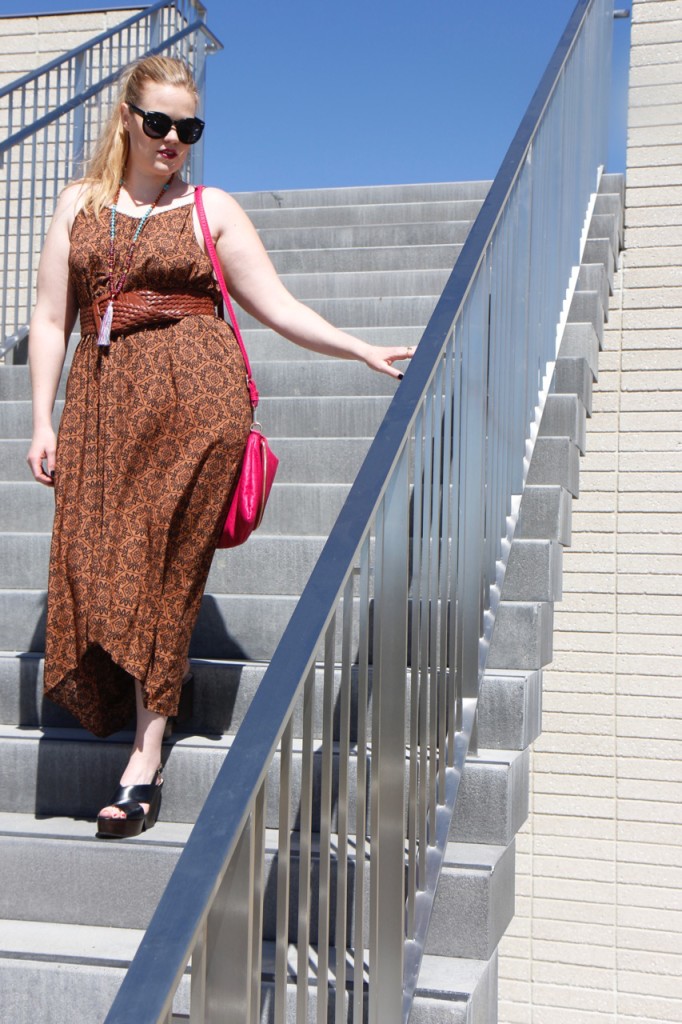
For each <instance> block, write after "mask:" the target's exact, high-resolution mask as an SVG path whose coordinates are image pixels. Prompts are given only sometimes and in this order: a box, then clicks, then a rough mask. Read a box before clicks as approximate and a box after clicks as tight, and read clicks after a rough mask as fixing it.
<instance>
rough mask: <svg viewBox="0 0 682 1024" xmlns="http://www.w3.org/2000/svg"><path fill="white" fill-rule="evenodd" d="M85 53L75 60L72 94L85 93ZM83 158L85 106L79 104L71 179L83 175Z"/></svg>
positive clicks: (75, 111)
mask: <svg viewBox="0 0 682 1024" xmlns="http://www.w3.org/2000/svg"><path fill="white" fill-rule="evenodd" d="M85 67H86V53H79V54H78V55H77V57H76V60H75V76H74V85H73V88H74V92H75V93H76V94H80V93H82V92H85ZM84 156H85V104H84V103H81V104H79V106H77V107H76V108H75V110H74V112H73V158H72V161H71V177H72V178H80V177H81V175H82V174H83V166H82V164H83V158H84Z"/></svg>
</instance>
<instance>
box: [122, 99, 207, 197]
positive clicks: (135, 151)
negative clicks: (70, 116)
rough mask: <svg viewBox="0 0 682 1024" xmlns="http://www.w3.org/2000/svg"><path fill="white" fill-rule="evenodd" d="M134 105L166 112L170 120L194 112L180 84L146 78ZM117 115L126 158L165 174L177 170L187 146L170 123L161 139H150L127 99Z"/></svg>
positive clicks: (146, 169)
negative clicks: (124, 134)
mask: <svg viewBox="0 0 682 1024" xmlns="http://www.w3.org/2000/svg"><path fill="white" fill-rule="evenodd" d="M135 105H136V106H138V107H140V109H141V110H144V111H157V112H159V113H162V114H168V116H169V117H170V118H171V120H173V121H181V120H183V118H186V117H194V115H195V113H196V101H195V99H194V96H193V95H192V94H191V93H190V92H188V91H187V89H185V88H184V87H183V86H181V85H160V84H158V83H156V82H147V83H146V84H145V85H144V86H143V88H142V91H141V94H140V99H139V102H138V103H136V104H135ZM121 119H122V122H123V127H124V128H125V129H126V131H127V132H128V136H129V139H130V151H129V155H128V160H129V163H130V164H132V166H133V167H134V168H135V169H136V170H138V171H140V172H142V173H147V174H149V173H152V174H158V175H159V177H166V178H168V177H169V176H170V175H171V173H173V172H174V171H179V170H180V168H181V167H182V165H183V163H184V161H185V157H186V156H187V151H188V149H189V146H188V145H185V144H184V143H182V142H180V140H179V138H178V135H177V131H176V130H175V127H174V126H173V127H171V128H169V130H168V132H167V134H166V135H165V136H164V137H163V138H162V139H150V138H149V136H148V135H145V133H144V130H143V128H142V117H141V115H140V114H136V113H134V112H133V111H132V110H131V109H130V108H129V106H128V104H127V103H122V104H121Z"/></svg>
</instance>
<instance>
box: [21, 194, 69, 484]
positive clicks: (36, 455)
mask: <svg viewBox="0 0 682 1024" xmlns="http://www.w3.org/2000/svg"><path fill="white" fill-rule="evenodd" d="M80 191H81V190H80V187H79V186H77V185H71V186H69V188H67V189H65V190H64V192H62V194H61V196H60V197H59V201H58V202H57V207H56V209H55V213H54V217H53V218H52V223H51V224H50V228H49V230H48V232H47V235H46V238H45V244H44V245H43V249H42V253H41V256H40V265H39V267H38V288H37V292H38V297H37V301H36V307H35V310H34V312H33V316H32V317H31V324H30V332H29V345H28V351H29V364H30V373H31V388H32V394H33V439H32V442H31V447H30V449H29V452H28V455H27V462H28V464H29V466H30V467H31V471H32V473H33V475H34V477H35V478H36V480H38V481H39V482H40V483H42V484H47V485H48V486H50V485H51V484H52V482H53V480H52V474H53V472H54V469H55V452H56V447H57V441H56V436H55V433H54V430H53V428H52V410H53V408H54V402H55V397H56V394H57V388H58V387H59V379H60V377H61V374H62V368H63V366H64V357H65V355H66V346H67V344H68V340H69V335H70V334H71V331H72V329H73V325H74V323H75V320H76V301H75V296H74V294H73V288H72V286H71V284H70V282H69V247H70V235H71V225H72V224H73V218H74V216H75V211H76V207H77V202H78V197H79V194H80ZM44 463H46V466H45V465H44Z"/></svg>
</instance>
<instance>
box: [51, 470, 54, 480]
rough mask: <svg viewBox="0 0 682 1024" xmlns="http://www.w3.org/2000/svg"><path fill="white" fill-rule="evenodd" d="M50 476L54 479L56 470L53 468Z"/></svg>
mask: <svg viewBox="0 0 682 1024" xmlns="http://www.w3.org/2000/svg"><path fill="white" fill-rule="evenodd" d="M50 476H51V477H52V479H53V480H54V470H53V469H51V470H50Z"/></svg>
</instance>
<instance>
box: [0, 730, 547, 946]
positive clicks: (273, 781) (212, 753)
mask: <svg viewBox="0 0 682 1024" xmlns="http://www.w3.org/2000/svg"><path fill="white" fill-rule="evenodd" d="M232 739H233V737H232V736H229V735H225V734H223V735H220V734H215V733H213V734H207V735H206V736H200V735H192V736H189V735H182V736H174V737H173V738H172V740H170V741H167V742H166V743H165V744H164V752H163V760H164V772H163V774H164V780H165V781H164V787H163V798H162V802H161V812H160V822H162V823H163V822H165V823H167V824H169V825H170V826H172V827H173V828H175V827H176V826H177V825H178V824H180V823H186V824H192V823H193V822H194V821H195V820H196V818H197V816H198V814H199V812H200V810H201V808H202V806H203V804H204V801H205V799H206V796H207V795H208V792H209V789H210V787H211V785H212V783H213V780H214V779H215V776H216V775H217V773H218V771H219V769H220V767H221V765H222V763H223V760H224V758H225V756H226V754H227V753H228V751H229V749H230V747H231V744H232ZM131 741H132V733H128V732H121V733H118V734H116V736H115V737H111V738H109V739H107V740H93V738H92V737H91V736H90V735H89V734H88V733H86V732H84V731H83V730H81V729H77V728H70V729H69V728H67V729H52V728H50V729H43V730H41V729H30V728H27V727H21V728H17V727H13V726H0V766H1V767H2V775H3V778H4V779H5V787H4V789H5V791H4V792H3V793H2V794H0V814H13V815H17V814H19V815H29V816H30V815H34V816H37V817H38V818H49V819H52V818H55V817H64V818H85V819H87V820H89V821H92V820H94V817H95V815H96V813H97V811H98V809H99V808H100V807H102V806H104V805H105V804H106V803H107V802H108V801H109V800H111V797H112V793H113V791H114V789H115V780H116V779H118V778H119V777H120V773H121V771H122V770H123V768H124V766H125V763H126V761H127V759H128V755H129V750H130V744H131ZM338 757H339V752H338V746H337V745H335V746H334V755H333V776H334V779H333V787H332V808H331V815H332V828H333V829H334V828H335V827H336V814H337V810H338V808H337V800H338V791H337V786H338V770H339V763H338ZM524 757H525V755H524V754H523V752H520V753H519V752H516V753H515V752H513V751H511V752H500V751H494V750H490V751H486V750H480V751H479V753H478V755H477V756H476V757H472V758H469V759H468V760H467V762H466V765H465V769H464V775H466V774H467V773H469V776H470V778H469V781H468V782H467V784H466V785H465V786H463V788H462V789H461V792H460V794H459V797H458V806H457V810H456V818H457V820H456V821H455V823H454V825H453V829H452V837H451V838H453V839H457V840H461V841H463V842H466V843H470V842H489V843H492V844H494V845H500V846H505V845H508V844H509V843H510V842H511V840H512V839H513V837H514V835H515V833H516V831H517V829H518V828H519V827H520V825H521V824H523V822H524V821H525V819H526V816H527V813H528V771H527V768H528V766H527V763H526V762H525V760H524ZM65 762H66V763H68V764H69V766H70V771H69V777H68V780H66V781H65V779H64V775H63V771H61V770H60V765H63V764H64V763H65ZM356 768H357V757H356V754H355V752H354V751H351V754H350V759H349V761H348V805H347V807H348V820H349V822H351V823H354V822H355V820H356V794H357V790H356ZM368 769H369V764H368ZM300 771H301V741H300V740H295V741H294V754H293V762H292V777H291V800H292V807H293V809H294V813H295V814H296V809H297V808H298V806H299V794H300ZM321 772H322V763H321V747H320V745H319V743H318V745H317V746H316V749H315V757H314V771H313V776H314V779H313V812H312V823H313V824H312V827H313V831H314V832H317V831H319V823H320V784H321ZM484 790H485V794H486V796H485V800H484V801H483V803H482V801H481V793H482V792H483V791H484ZM278 804H279V759H278V758H276V759H275V762H274V766H273V767H272V768H271V770H270V774H269V776H268V786H267V806H266V827H267V828H273V829H274V828H276V827H277V820H278ZM351 828H352V824H351ZM151 832H153V834H154V835H155V836H161V835H162V833H161V832H158V833H157V831H156V829H154V830H151V831H150V834H151ZM163 834H164V835H165V834H166V833H163ZM178 834H180V833H178ZM105 845H109V844H105ZM116 845H118V844H116ZM134 845H135V844H133V846H134ZM6 863H7V858H5V857H4V856H2V857H0V864H2V865H4V864H6ZM0 870H5V868H4V867H2V868H0ZM12 870H13V869H12ZM36 878H37V875H36ZM3 888H4V887H2V886H0V892H2V891H3ZM34 912H35V911H34V910H29V911H27V914H28V915H29V916H30V914H32V913H34ZM0 913H1V911H0ZM17 913H18V911H17V910H12V911H11V915H15V914H17ZM462 955H465V954H462Z"/></svg>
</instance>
